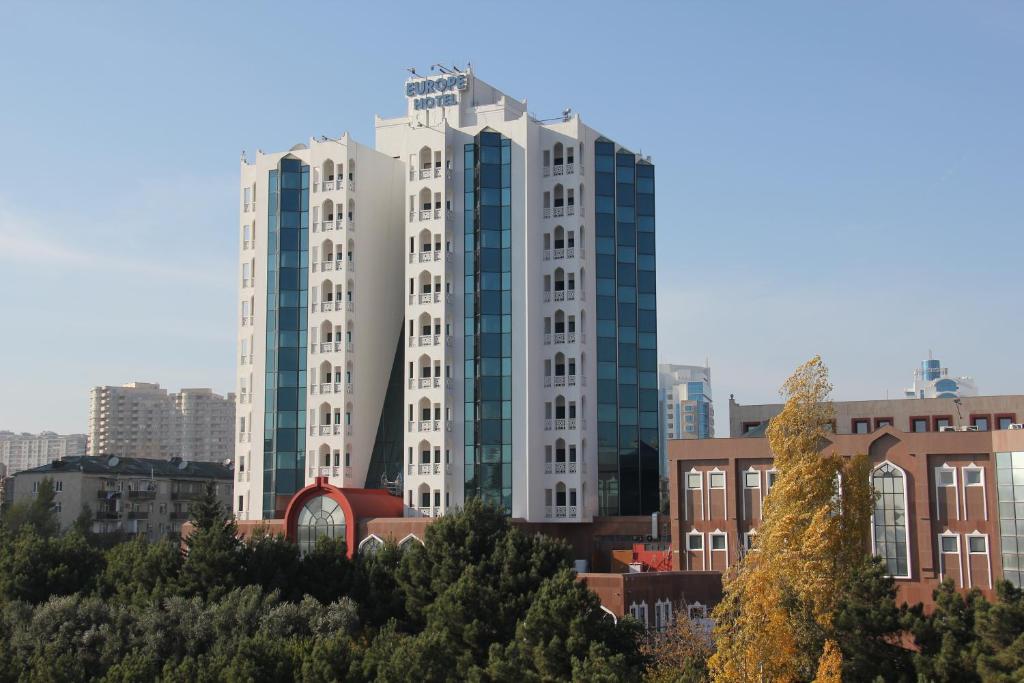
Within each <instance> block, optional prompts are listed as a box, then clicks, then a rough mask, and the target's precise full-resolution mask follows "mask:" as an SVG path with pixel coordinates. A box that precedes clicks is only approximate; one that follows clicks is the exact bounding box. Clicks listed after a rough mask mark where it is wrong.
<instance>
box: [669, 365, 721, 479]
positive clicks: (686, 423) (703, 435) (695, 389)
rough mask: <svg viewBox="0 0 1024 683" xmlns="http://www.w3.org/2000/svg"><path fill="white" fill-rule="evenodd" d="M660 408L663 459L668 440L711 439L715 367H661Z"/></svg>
mask: <svg viewBox="0 0 1024 683" xmlns="http://www.w3.org/2000/svg"><path fill="white" fill-rule="evenodd" d="M658 405H659V409H660V411H661V458H662V465H663V466H664V463H665V462H666V461H665V458H666V454H667V453H668V449H667V448H666V440H667V439H711V438H714V436H715V408H714V405H713V403H712V398H711V368H710V367H707V366H703V365H669V364H667V363H662V364H660V365H658Z"/></svg>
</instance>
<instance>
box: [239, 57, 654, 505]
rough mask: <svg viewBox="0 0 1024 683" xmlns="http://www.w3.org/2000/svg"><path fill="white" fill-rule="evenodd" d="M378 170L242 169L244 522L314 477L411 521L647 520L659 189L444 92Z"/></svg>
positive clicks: (477, 86)
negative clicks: (481, 509)
mask: <svg viewBox="0 0 1024 683" xmlns="http://www.w3.org/2000/svg"><path fill="white" fill-rule="evenodd" d="M404 95H405V97H406V99H407V111H406V113H405V115H403V116H401V117H398V118H391V119H383V118H380V117H377V119H376V145H375V148H370V147H366V146H364V145H361V144H358V143H356V142H355V141H353V140H351V139H350V138H349V136H348V135H347V134H344V135H342V136H341V137H340V138H339V139H336V140H335V139H326V138H320V139H313V140H311V141H310V143H309V144H308V145H302V144H300V145H296V146H294V147H293V148H292V149H290V150H288V151H287V152H281V153H275V154H264V153H259V154H258V156H257V157H256V159H255V161H247V160H245V159H244V158H243V162H242V167H241V184H242V188H241V189H242V192H241V197H240V200H241V207H240V208H241V221H240V223H241V224H240V234H241V247H242V248H241V251H240V268H239V271H240V272H239V277H240V281H241V289H240V300H239V316H240V325H239V328H238V331H239V346H238V348H239V354H238V355H239V366H238V375H239V384H238V395H239V405H238V439H237V445H236V459H237V466H236V472H237V475H236V477H237V481H236V490H235V505H236V515H237V516H238V517H239V518H241V519H268V518H281V517H283V516H284V509H285V507H286V506H287V504H288V501H289V499H290V498H291V496H292V494H294V493H295V492H296V491H297V490H299V489H301V488H302V487H303V486H305V485H307V484H310V483H312V482H313V480H314V479H315V478H316V477H327V478H328V480H329V482H330V483H331V484H334V485H335V486H339V487H343V488H391V489H392V490H393V491H394V492H395V494H396V495H401V496H402V498H403V501H404V504H405V514H406V515H407V516H422V515H429V516H436V515H442V514H444V513H445V512H446V511H447V510H449V509H451V508H453V507H457V506H460V505H461V504H462V503H463V501H464V500H466V499H467V498H468V497H471V496H480V497H482V498H484V499H486V500H488V501H492V502H495V503H498V504H500V505H503V506H504V508H505V509H506V510H507V511H508V513H509V514H511V515H512V516H513V517H516V518H522V519H525V520H528V521H535V522H544V521H562V522H589V521H592V520H593V518H594V517H595V516H606V515H637V514H648V513H651V512H654V511H656V510H658V507H659V501H658V495H659V486H658V484H659V482H658V464H659V457H658V442H659V440H658V427H659V419H658V374H657V361H656V359H657V348H656V336H657V334H656V333H657V322H656V305H655V248H654V243H655V240H654V166H653V165H652V164H651V163H650V161H649V160H648V159H644V158H641V157H639V156H637V155H636V154H634V153H633V152H630V151H628V150H627V149H625V148H623V147H620V146H619V145H618V144H616V143H615V142H613V141H611V140H610V139H609V138H607V137H605V136H603V135H601V134H600V133H598V132H597V131H595V130H594V129H592V128H590V127H588V126H586V125H584V124H583V122H582V121H581V120H580V118H579V116H578V115H575V114H569V113H567V114H566V115H564V116H562V117H559V118H558V119H557V120H554V121H544V120H538V119H536V118H534V117H533V116H531V115H530V114H529V113H527V108H526V102H525V101H519V100H516V99H513V98H511V97H509V96H507V95H505V94H504V93H502V92H500V91H498V90H497V89H495V88H494V87H492V86H491V85H489V84H487V83H485V82H484V81H482V80H480V79H479V78H476V77H475V76H474V75H473V74H472V72H470V71H456V70H452V71H451V72H450V73H438V74H437V75H435V76H431V77H413V78H411V79H410V80H408V81H407V82H406V84H405V92H404Z"/></svg>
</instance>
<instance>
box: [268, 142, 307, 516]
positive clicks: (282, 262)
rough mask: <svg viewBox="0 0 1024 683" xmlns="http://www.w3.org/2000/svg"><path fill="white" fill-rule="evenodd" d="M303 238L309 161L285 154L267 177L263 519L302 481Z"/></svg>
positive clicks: (275, 512)
mask: <svg viewBox="0 0 1024 683" xmlns="http://www.w3.org/2000/svg"><path fill="white" fill-rule="evenodd" d="M308 240H309V166H307V165H305V164H303V163H302V162H301V161H299V160H298V159H293V158H287V157H286V158H284V159H282V160H281V163H280V166H279V168H278V169H277V170H274V171H270V173H269V177H268V201H267V357H266V404H265V405H266V411H265V413H264V423H263V425H264V432H263V517H264V518H273V517H280V516H282V515H283V513H284V510H283V509H280V510H279V509H277V507H278V506H277V502H278V501H279V500H281V501H284V500H287V498H288V497H290V496H291V495H292V494H293V493H295V492H296V491H297V490H298V489H299V488H300V487H301V486H302V484H303V483H304V482H305V477H304V476H303V472H304V471H305V469H306V456H305V453H306V315H307V314H306V311H307V302H306V287H307V274H308V273H307V269H306V268H307V264H306V255H307V253H308V248H309V245H308Z"/></svg>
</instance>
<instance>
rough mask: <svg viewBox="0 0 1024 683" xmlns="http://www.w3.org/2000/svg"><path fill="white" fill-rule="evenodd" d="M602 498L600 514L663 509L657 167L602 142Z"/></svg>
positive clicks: (598, 147)
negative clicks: (655, 178) (659, 415)
mask: <svg viewBox="0 0 1024 683" xmlns="http://www.w3.org/2000/svg"><path fill="white" fill-rule="evenodd" d="M594 152H595V154H594V160H595V167H596V168H595V171H596V173H595V183H596V185H595V207H594V208H595V232H596V251H597V362H598V386H597V418H598V423H597V429H598V497H599V514H601V515H639V514H649V513H651V512H656V511H657V510H658V509H659V497H660V494H659V480H658V472H659V460H658V430H659V423H658V372H657V320H656V318H657V314H656V305H655V301H656V289H655V266H654V259H655V252H654V166H652V165H651V164H649V163H646V162H640V163H637V160H636V155H634V154H632V153H630V152H628V151H625V150H622V151H619V152H618V153H616V150H615V144H614V143H612V142H610V141H607V140H598V141H597V142H596V143H595V149H594Z"/></svg>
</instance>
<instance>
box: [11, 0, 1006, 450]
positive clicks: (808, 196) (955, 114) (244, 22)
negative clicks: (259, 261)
mask: <svg viewBox="0 0 1024 683" xmlns="http://www.w3.org/2000/svg"><path fill="white" fill-rule="evenodd" d="M156 5H157V3H139V2H133V3H123V4H118V3H114V2H104V3H67V4H57V3H50V2H32V3H20V2H11V1H10V0H8V1H7V2H5V3H4V4H3V7H2V8H0V143H2V149H3V153H4V156H5V158H6V162H5V163H3V164H0V321H2V333H0V383H2V391H0V429H4V428H6V429H14V430H18V431H21V430H26V431H29V430H31V431H36V430H40V429H53V430H58V431H84V430H85V428H86V419H87V418H86V414H87V408H88V392H89V387H90V386H92V385H96V384H120V383H123V382H127V381H131V380H142V381H155V382H160V383H161V384H162V385H164V386H168V387H170V388H172V389H177V388H179V387H181V386H212V387H213V388H214V389H215V390H216V391H220V392H226V391H229V390H232V388H233V386H234V369H235V365H234V359H235V348H234V339H235V323H236V315H235V314H236V305H235V299H236V296H237V293H236V284H237V283H236V281H235V280H236V274H237V265H236V263H237V246H238V229H237V226H238V224H239V220H238V216H237V207H238V180H237V179H238V159H239V154H240V152H241V151H242V150H243V149H247V150H250V151H254V150H255V149H256V148H262V149H264V150H267V151H271V150H282V149H286V148H288V147H290V146H291V145H293V144H295V143H297V142H306V141H308V138H309V137H310V136H314V135H331V136H335V135H338V134H340V133H341V132H342V131H346V130H347V131H349V132H350V133H351V134H352V135H353V136H354V137H355V138H357V139H358V140H360V141H363V142H365V143H368V144H373V115H374V114H375V113H380V114H382V115H387V116H394V115H399V114H401V113H402V112H403V111H404V106H405V97H404V94H403V91H402V83H403V81H404V79H405V77H406V75H407V74H406V72H405V67H407V66H418V67H419V68H420V71H421V73H422V72H427V70H428V68H429V65H430V64H432V63H434V62H438V61H440V62H445V63H458V64H465V63H466V62H467V61H471V62H472V63H473V67H474V69H475V71H476V72H477V73H478V74H479V75H480V76H481V77H482V78H484V79H486V80H487V81H489V82H491V83H493V84H494V85H496V86H498V87H499V88H502V89H503V90H505V91H506V92H508V93H509V94H510V95H512V96H515V97H520V98H528V100H529V108H530V111H531V112H532V113H534V114H535V115H537V116H539V117H542V118H545V117H550V116H557V115H558V113H559V112H561V110H562V109H563V108H565V107H572V108H573V109H574V110H576V111H578V112H580V113H581V115H582V117H583V120H584V121H585V122H587V123H588V124H589V125H591V126H594V127H595V128H597V129H599V130H601V131H603V132H605V133H606V134H608V135H609V136H611V137H612V138H614V139H615V140H617V141H618V142H619V143H621V144H623V145H625V146H627V147H629V148H631V149H633V150H634V151H642V152H643V153H644V154H650V155H651V156H652V157H653V159H654V162H655V164H656V166H657V217H658V306H659V313H660V323H659V338H660V341H659V354H660V356H661V359H662V360H663V361H665V362H677V363H699V362H702V361H703V360H704V358H705V356H709V357H710V360H711V364H712V378H713V389H714V394H715V397H716V399H717V400H716V406H717V407H718V410H719V430H718V432H719V435H723V434H725V433H727V429H728V428H727V425H726V422H725V418H726V406H727V403H728V397H729V394H730V393H734V394H735V395H736V397H737V400H739V401H740V402H741V403H758V402H765V401H771V400H774V399H775V397H776V395H777V394H776V391H777V387H778V386H779V384H780V383H781V382H782V380H783V379H784V378H785V377H786V375H787V374H788V372H789V371H790V370H791V369H792V368H793V367H794V366H795V365H797V364H798V363H800V362H801V361H803V360H804V359H806V358H808V357H809V356H811V355H813V354H815V353H820V354H822V356H823V357H824V358H825V360H826V362H827V363H828V364H829V365H830V367H831V369H832V378H833V382H834V384H835V386H836V397H837V398H841V399H867V398H879V397H884V396H885V392H886V390H889V391H890V392H892V395H894V396H895V395H897V394H898V392H899V390H900V389H901V388H902V387H903V386H905V385H907V384H908V383H909V381H910V379H911V371H912V370H913V368H914V367H915V366H916V365H917V363H918V362H919V361H920V359H921V358H923V357H924V356H925V355H926V354H927V351H928V349H929V348H931V349H934V351H935V354H936V356H937V357H939V358H941V359H942V360H943V361H944V362H945V363H946V364H947V365H948V366H949V367H950V368H951V369H952V370H953V372H955V373H960V374H971V375H973V376H975V377H976V378H977V382H978V385H979V388H980V389H981V391H982V392H983V393H1021V392H1024V367H1022V364H1021V361H1020V358H1021V342H1022V339H1024V315H1022V308H1021V307H1022V293H1024V275H1022V273H1021V265H1022V263H1024V231H1022V229H1021V220H1022V216H1024V82H1022V81H1024V78H1022V72H1021V66H1022V64H1024V5H1022V4H1020V3H1004V2H960V3H952V2H934V1H931V2H920V3H913V2H902V3H888V2H886V3H882V2H877V3H868V2H864V3H822V2H801V3H795V2H794V3H786V2H772V3H738V2H730V3H712V2H703V3H679V2H673V3H670V4H669V3H666V4H664V5H661V4H653V3H638V2H635V1H634V2H631V3H622V2H621V1H620V2H615V3H595V2H586V3H580V4H576V3H570V2H558V3H552V2H545V3H538V4H530V3H518V4H509V3H502V4H501V5H500V7H502V8H503V9H504V10H506V11H497V10H496V9H492V8H496V7H499V5H498V4H492V3H487V2H477V3H469V4H465V3H464V4H461V5H453V4H445V3H441V4H430V3H423V2H417V3H415V4H409V5H403V4H402V3H396V2H387V3H349V2H346V3H331V4H316V3H313V4H308V3H273V4H271V3H252V2H246V3H241V2H238V3H228V2H224V3H220V2H217V3H194V4H189V3H166V4H165V6H164V7H162V8H160V7H157V6H156ZM286 5H287V6H286ZM356 5H359V6H369V8H370V9H367V10H362V9H355V6H356ZM627 7H628V10H627V9H626V8H627ZM293 8H294V9H293ZM584 8H586V9H584Z"/></svg>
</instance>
